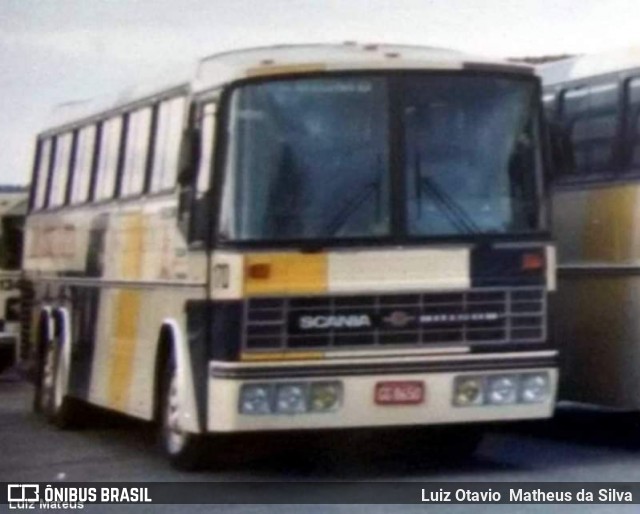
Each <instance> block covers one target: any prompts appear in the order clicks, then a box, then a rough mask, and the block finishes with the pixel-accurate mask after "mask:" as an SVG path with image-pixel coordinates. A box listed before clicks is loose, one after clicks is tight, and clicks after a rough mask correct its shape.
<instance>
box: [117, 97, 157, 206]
mask: <svg viewBox="0 0 640 514" xmlns="http://www.w3.org/2000/svg"><path fill="white" fill-rule="evenodd" d="M151 112H152V110H151V108H150V107H148V108H145V109H140V110H137V111H135V112H133V113H131V114H130V115H129V125H128V130H127V145H126V155H125V160H124V170H123V173H122V196H134V195H139V194H140V193H142V187H143V185H144V172H145V168H146V164H147V150H148V148H149V135H150V131H151Z"/></svg>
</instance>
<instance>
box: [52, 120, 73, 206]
mask: <svg viewBox="0 0 640 514" xmlns="http://www.w3.org/2000/svg"><path fill="white" fill-rule="evenodd" d="M57 139H58V141H57V143H58V144H57V145H56V156H55V164H54V167H53V177H52V179H51V180H52V181H51V194H50V199H49V206H50V207H60V206H61V205H63V204H64V201H65V197H66V192H67V180H68V178H69V164H70V159H71V143H72V142H73V134H72V133H71V132H68V133H66V134H62V135H59V136H58V138H57Z"/></svg>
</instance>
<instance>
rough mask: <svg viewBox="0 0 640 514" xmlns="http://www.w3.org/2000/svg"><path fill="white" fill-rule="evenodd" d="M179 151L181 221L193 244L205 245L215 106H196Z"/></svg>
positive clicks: (211, 103) (212, 103) (209, 104)
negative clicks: (196, 242) (202, 243)
mask: <svg viewBox="0 0 640 514" xmlns="http://www.w3.org/2000/svg"><path fill="white" fill-rule="evenodd" d="M192 114H193V116H192V123H190V128H188V129H187V130H185V132H184V134H183V138H182V142H181V148H180V166H179V168H180V169H179V172H180V176H179V177H178V180H179V183H180V205H179V209H178V212H179V217H180V219H181V222H182V223H181V225H182V230H183V231H185V232H186V233H187V235H188V240H189V241H190V242H194V241H204V239H205V238H206V235H207V227H208V219H209V212H210V201H209V198H210V197H209V195H208V192H209V189H210V186H211V174H212V166H213V148H214V137H215V122H216V116H215V115H216V104H215V103H214V102H208V103H206V104H204V105H203V106H199V105H198V106H196V107H195V108H194V111H193V113H192Z"/></svg>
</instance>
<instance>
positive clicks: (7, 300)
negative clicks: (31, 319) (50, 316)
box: [0, 185, 28, 373]
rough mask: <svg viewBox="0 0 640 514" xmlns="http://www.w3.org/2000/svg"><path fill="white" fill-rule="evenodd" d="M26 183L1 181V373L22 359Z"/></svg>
mask: <svg viewBox="0 0 640 514" xmlns="http://www.w3.org/2000/svg"><path fill="white" fill-rule="evenodd" d="M27 197H28V191H27V188H26V187H22V186H11V185H0V373H1V372H2V371H4V370H6V369H8V368H11V367H12V366H15V365H17V364H18V363H19V362H21V358H22V357H23V355H22V353H23V348H22V347H21V345H20V314H21V309H20V298H21V295H20V266H21V263H22V235H23V230H24V218H25V215H26V214H27Z"/></svg>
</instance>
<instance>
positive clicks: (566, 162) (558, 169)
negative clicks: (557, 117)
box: [548, 122, 575, 177]
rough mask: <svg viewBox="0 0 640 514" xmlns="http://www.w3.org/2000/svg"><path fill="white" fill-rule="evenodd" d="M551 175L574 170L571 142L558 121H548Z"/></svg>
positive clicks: (556, 175) (563, 173) (554, 175)
mask: <svg viewBox="0 0 640 514" xmlns="http://www.w3.org/2000/svg"><path fill="white" fill-rule="evenodd" d="M548 126H549V140H550V147H551V165H552V173H551V175H552V177H559V176H561V175H567V174H571V173H573V172H574V171H575V159H574V154H573V143H572V142H571V136H570V134H569V131H568V130H566V129H565V128H564V127H563V126H562V125H560V124H559V123H554V122H549V124H548Z"/></svg>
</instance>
